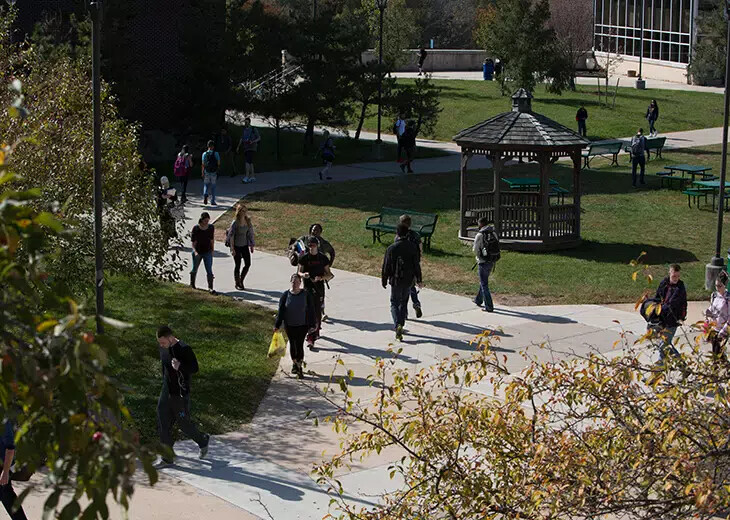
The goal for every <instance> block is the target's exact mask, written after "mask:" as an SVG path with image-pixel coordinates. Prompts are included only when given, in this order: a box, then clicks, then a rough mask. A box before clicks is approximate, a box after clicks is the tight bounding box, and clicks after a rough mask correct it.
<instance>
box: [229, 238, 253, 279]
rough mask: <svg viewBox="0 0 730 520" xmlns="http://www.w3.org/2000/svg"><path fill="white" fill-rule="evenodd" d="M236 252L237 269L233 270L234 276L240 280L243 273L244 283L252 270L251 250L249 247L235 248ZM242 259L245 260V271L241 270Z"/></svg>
mask: <svg viewBox="0 0 730 520" xmlns="http://www.w3.org/2000/svg"><path fill="white" fill-rule="evenodd" d="M234 250H235V254H234V255H233V261H234V262H235V267H234V268H233V276H234V277H235V278H238V276H239V273H241V274H240V276H241V283H243V279H244V278H246V275H247V274H248V270H249V269H251V250H250V249H249V248H248V246H243V247H241V246H235V248H234ZM241 258H243V270H241Z"/></svg>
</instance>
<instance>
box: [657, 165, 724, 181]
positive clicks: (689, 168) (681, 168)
mask: <svg viewBox="0 0 730 520" xmlns="http://www.w3.org/2000/svg"><path fill="white" fill-rule="evenodd" d="M664 169H665V170H669V171H670V172H672V174H674V173H676V172H680V173H681V174H682V177H684V174H685V173H686V174H688V175H691V176H692V182H694V180H695V175H701V176H702V177H707V176H708V174H707V172H709V171H710V170H712V167H710V166H695V165H693V164H673V165H671V166H665V167H664Z"/></svg>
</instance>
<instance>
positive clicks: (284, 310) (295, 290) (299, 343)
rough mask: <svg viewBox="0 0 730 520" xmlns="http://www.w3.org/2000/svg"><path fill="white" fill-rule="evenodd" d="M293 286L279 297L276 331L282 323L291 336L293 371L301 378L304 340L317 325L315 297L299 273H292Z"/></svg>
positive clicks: (288, 335)
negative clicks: (304, 285) (303, 285)
mask: <svg viewBox="0 0 730 520" xmlns="http://www.w3.org/2000/svg"><path fill="white" fill-rule="evenodd" d="M290 282H291V287H290V288H289V290H288V291H284V293H283V294H282V295H281V298H279V312H278V313H277V314H276V323H275V324H274V332H278V331H279V329H280V328H281V326H282V324H283V325H284V328H285V330H286V336H287V338H289V353H290V355H291V360H292V368H291V371H292V373H293V374H296V375H297V376H299V377H300V378H302V377H304V340H305V338H306V337H307V333H308V332H309V331H310V330H312V329H314V328H315V327H316V310H315V304H314V297H313V296H312V293H311V292H309V291H308V290H305V289H303V288H302V280H301V279H300V278H299V275H298V274H297V273H294V274H293V275H291V279H290Z"/></svg>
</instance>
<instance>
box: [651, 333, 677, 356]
mask: <svg viewBox="0 0 730 520" xmlns="http://www.w3.org/2000/svg"><path fill="white" fill-rule="evenodd" d="M653 328H654V330H655V331H656V333H657V334H658V335H659V340H660V343H659V347H658V350H659V361H664V359H666V357H667V354H669V355H671V356H672V357H679V352H677V349H676V348H674V346H673V345H672V340H673V339H674V335H675V334H676V333H677V327H664V328H662V327H661V326H658V327H653Z"/></svg>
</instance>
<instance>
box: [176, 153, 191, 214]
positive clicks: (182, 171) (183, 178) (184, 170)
mask: <svg viewBox="0 0 730 520" xmlns="http://www.w3.org/2000/svg"><path fill="white" fill-rule="evenodd" d="M192 170H193V156H192V154H191V153H190V151H189V148H188V145H184V146H183V147H182V150H180V153H178V154H177V158H176V159H175V166H174V167H173V173H174V174H175V180H177V182H179V183H180V185H181V187H182V195H181V198H180V203H181V204H185V203H186V202H187V201H188V196H187V193H188V179H189V178H190V172H191V171H192Z"/></svg>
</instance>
